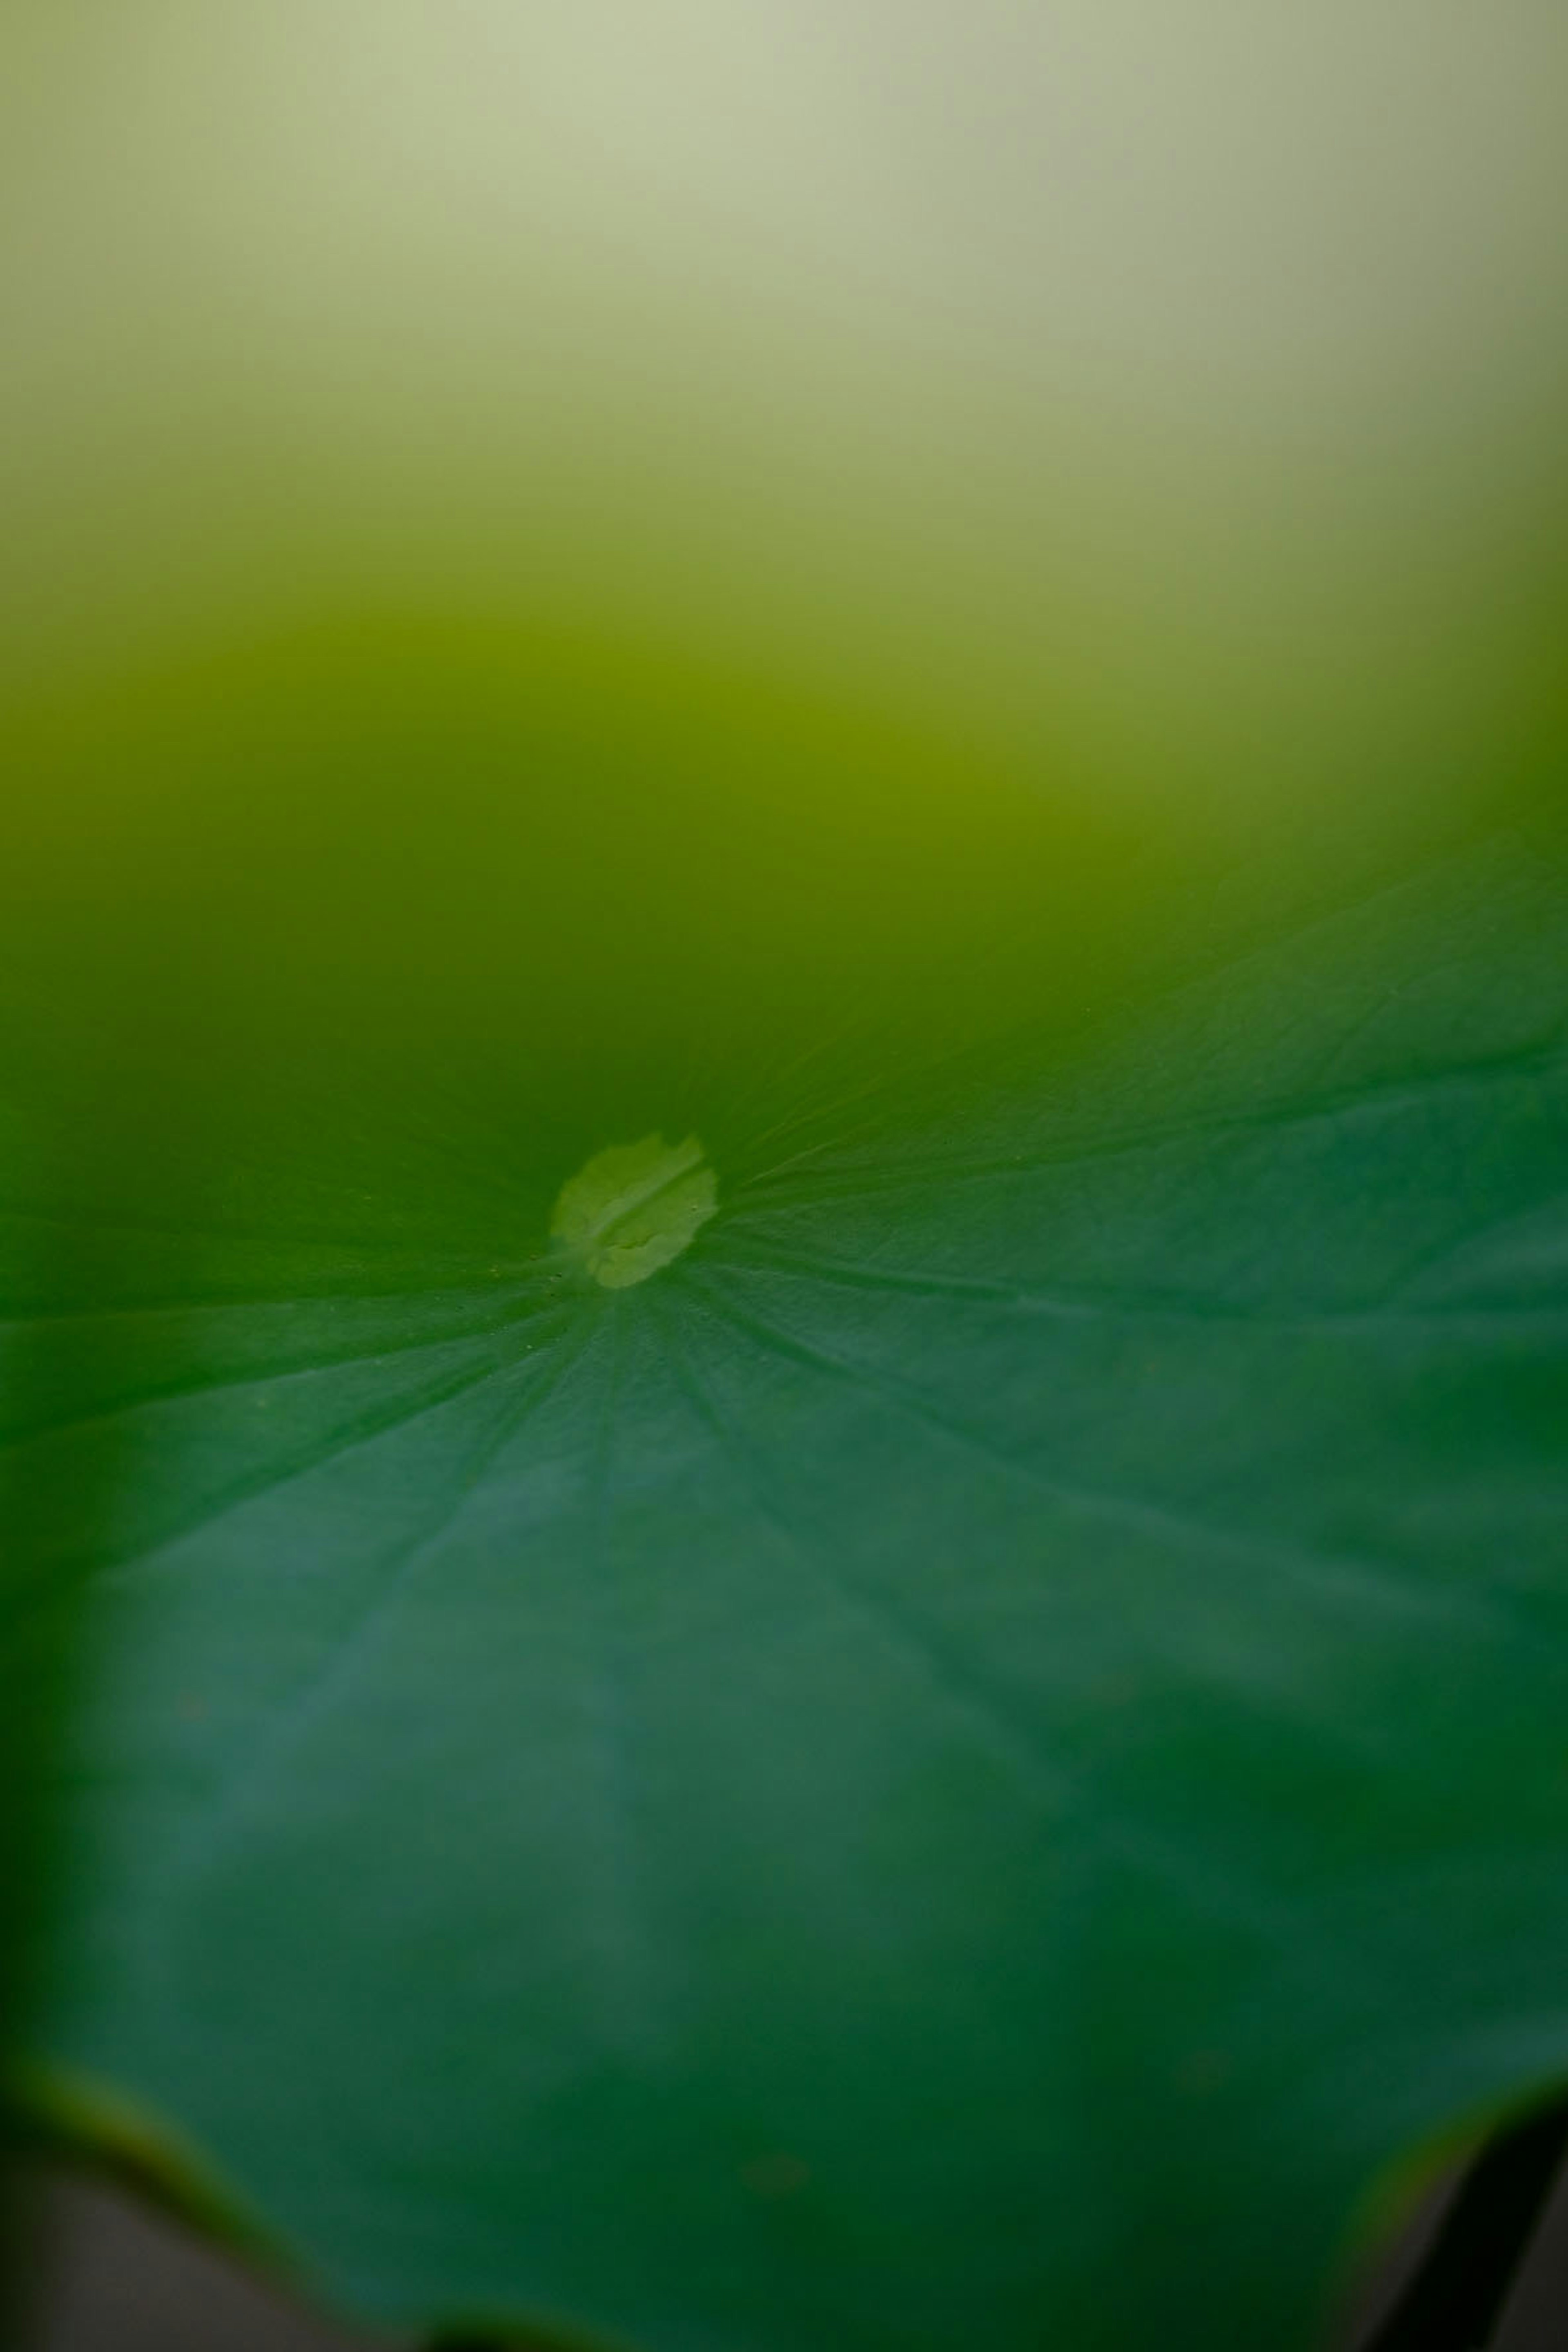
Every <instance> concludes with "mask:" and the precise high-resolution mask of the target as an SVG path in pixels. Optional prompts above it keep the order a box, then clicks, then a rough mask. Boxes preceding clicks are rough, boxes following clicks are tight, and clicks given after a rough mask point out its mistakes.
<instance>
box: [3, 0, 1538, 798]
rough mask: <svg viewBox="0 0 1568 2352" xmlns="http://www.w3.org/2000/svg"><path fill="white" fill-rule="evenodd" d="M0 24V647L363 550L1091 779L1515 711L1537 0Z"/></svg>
mask: <svg viewBox="0 0 1568 2352" xmlns="http://www.w3.org/2000/svg"><path fill="white" fill-rule="evenodd" d="M0 44H3V57H4V72H3V74H0V91H3V96H0V237H3V247H0V268H3V269H4V283H5V313H6V318H7V342H8V345H9V350H10V359H9V362H8V365H7V370H6V373H5V383H4V387H3V389H0V498H3V499H4V504H5V513H6V518H7V520H6V530H5V550H4V554H3V557H0V562H3V564H4V597H5V605H4V611H5V623H6V638H7V645H8V653H9V658H10V660H11V661H12V662H13V663H14V662H16V661H18V660H21V661H26V662H27V663H29V664H34V663H36V662H37V659H38V658H39V656H40V655H41V654H42V653H43V652H45V651H46V650H47V653H48V654H49V655H50V656H71V657H77V658H79V657H80V656H81V655H82V654H83V652H84V651H85V650H86V649H87V648H88V646H89V644H90V645H92V646H102V645H104V644H105V643H107V642H109V641H113V642H114V643H116V644H117V645H120V646H123V645H125V644H126V643H127V642H128V641H129V640H130V639H131V638H132V636H133V635H140V636H142V637H143V638H145V636H146V635H148V634H149V633H152V632H155V631H167V630H172V629H181V628H184V629H207V630H211V629H214V628H216V627H217V626H218V625H220V621H221V615H222V614H223V612H224V611H225V610H226V609H230V610H232V609H233V608H234V607H235V606H236V605H239V606H242V607H253V606H254V605H256V604H258V603H260V602H264V601H266V600H268V599H272V600H281V601H282V602H283V603H285V604H291V605H293V606H295V607H296V608H298V607H299V606H300V605H301V604H304V603H307V602H309V601H310V600H311V599H313V598H324V599H327V600H333V599H342V598H343V597H349V598H353V597H357V596H363V595H365V594H368V593H374V594H376V595H379V596H382V597H385V596H388V595H395V594H396V593H398V591H399V589H400V588H401V590H402V591H403V592H405V593H407V592H409V591H410V590H411V589H412V590H414V591H416V593H417V594H418V595H419V597H420V598H421V599H422V600H423V601H424V602H425V603H426V604H428V603H429V601H430V600H431V599H432V598H439V597H440V596H442V595H443V594H445V595H446V596H447V597H448V598H451V597H456V598H458V600H459V601H461V602H463V603H465V604H473V603H474V602H476V601H477V602H479V603H482V604H486V605H487V606H488V607H489V608H492V609H493V608H494V607H496V606H497V605H498V604H499V605H501V606H504V607H505V608H506V609H508V610H510V611H511V612H513V613H520V612H521V613H532V612H535V611H537V610H538V609H539V607H540V605H541V604H543V605H544V606H546V607H547V608H548V610H549V611H550V612H551V613H552V614H556V615H559V614H561V613H562V612H563V611H565V610H568V609H571V610H573V611H574V612H576V613H577V614H587V615H588V616H589V618H590V620H591V621H592V622H596V623H603V622H604V621H605V619H606V618H607V617H610V616H614V618H615V619H616V622H617V623H627V624H630V625H634V626H637V627H640V628H643V629H652V630H654V631H656V633H665V634H668V632H669V631H670V630H672V629H684V630H687V631H689V632H694V633H695V634H696V635H697V636H698V637H699V638H700V640H701V641H702V642H703V643H704V644H705V645H707V646H710V647H715V646H720V645H725V646H730V647H731V648H733V649H734V650H735V651H736V652H737V653H738V654H739V655H740V656H741V657H742V658H744V659H746V660H749V661H752V662H755V661H758V660H761V661H762V662H763V663H764V664H765V665H766V666H767V667H769V668H770V669H772V670H773V671H774V672H775V673H778V672H784V673H785V674H791V673H794V672H796V671H798V669H799V668H800V667H802V666H803V665H804V666H805V667H807V668H809V669H810V670H811V672H812V673H813V674H814V675H816V676H817V677H821V676H823V675H824V674H826V675H837V676H843V675H846V674H847V676H848V677H851V678H852V679H853V680H854V681H855V682H856V684H857V686H858V689H859V690H861V691H863V692H874V691H883V692H887V693H889V694H891V695H893V696H894V697H896V698H899V699H900V701H901V703H902V705H903V707H904V708H905V709H936V710H939V711H940V712H941V713H942V716H943V718H944V719H946V720H947V721H949V722H954V721H956V723H957V724H959V725H960V726H962V727H963V728H966V729H969V730H982V731H984V732H985V733H987V734H989V735H991V736H993V737H994V736H995V735H996V734H997V733H998V732H999V731H1000V732H1003V733H1005V734H1006V735H1007V736H1008V737H1009V739H1010V740H1014V741H1016V740H1021V739H1026V740H1029V742H1030V744H1031V748H1032V749H1035V750H1037V749H1038V746H1039V743H1040V740H1041V738H1042V736H1043V737H1044V739H1045V740H1046V741H1047V744H1048V745H1049V746H1050V748H1051V752H1052V755H1053V756H1054V757H1055V758H1056V759H1057V760H1058V762H1060V761H1063V760H1064V759H1066V760H1068V761H1069V762H1070V761H1074V760H1076V761H1078V762H1079V765H1080V767H1081V769H1082V771H1083V772H1084V773H1086V774H1087V773H1089V772H1092V774H1093V777H1094V788H1095V789H1097V790H1104V789H1105V788H1106V785H1107V779H1108V778H1114V779H1115V780H1116V781H1117V782H1119V783H1121V785H1122V786H1124V787H1126V788H1129V789H1137V790H1139V791H1141V792H1144V793H1156V794H1157V793H1171V792H1172V791H1174V790H1177V789H1180V790H1182V791H1184V792H1185V793H1188V794H1189V795H1191V794H1193V793H1197V792H1199V791H1200V790H1203V789H1210V790H1215V791H1219V792H1222V793H1240V794H1242V795H1244V796H1247V797H1250V798H1256V797H1257V796H1259V795H1263V796H1268V795H1273V796H1274V797H1275V798H1276V799H1278V798H1279V796H1281V795H1289V794H1292V793H1293V794H1296V795H1310V796H1311V797H1313V798H1317V797H1321V796H1323V795H1328V794H1332V793H1335V792H1336V791H1341V790H1348V791H1353V792H1359V793H1365V791H1366V790H1367V788H1368V786H1369V784H1371V785H1373V786H1375V788H1376V790H1377V791H1378V792H1380V793H1384V794H1388V795H1394V794H1397V793H1399V792H1401V791H1408V790H1415V791H1418V792H1419V793H1423V794H1426V795H1432V794H1436V793H1440V792H1441V791H1443V790H1444V789H1452V788H1453V787H1454V785H1455V784H1456V782H1458V783H1460V784H1461V786H1462V785H1463V784H1464V782H1466V781H1467V780H1468V778H1469V777H1470V776H1471V774H1472V772H1473V770H1474V768H1475V766H1476V765H1477V763H1478V762H1485V763H1487V764H1488V765H1489V766H1490V767H1491V768H1492V769H1493V770H1494V771H1495V770H1496V768H1497V766H1498V762H1499V754H1500V750H1501V749H1503V748H1504V744H1505V740H1506V746H1507V748H1508V749H1509V750H1510V751H1512V752H1513V754H1514V755H1515V756H1516V757H1518V758H1520V759H1521V760H1524V761H1530V760H1531V759H1532V758H1538V757H1539V754H1540V745H1541V739H1542V730H1546V729H1548V728H1550V727H1551V726H1552V725H1554V723H1555V719H1554V714H1552V711H1551V709H1550V705H1551V702H1552V694H1553V687H1552V649H1553V645H1554V638H1555V630H1556V625H1557V621H1558V618H1559V614H1560V610H1561V593H1560V592H1561V585H1562V583H1561V566H1562V553H1563V536H1562V530H1561V525H1562V520H1563V433H1562V426H1561V417H1562V413H1563V393H1564V388H1565V386H1564V362H1565V359H1568V248H1565V247H1564V242H1563V236H1562V223H1563V216H1564V206H1565V201H1568V136H1565V133H1568V24H1565V22H1564V19H1563V14H1562V11H1561V10H1560V9H1559V8H1556V7H1555V6H1553V5H1550V0H1498V5H1494V6H1492V7H1489V8H1488V9H1486V10H1484V11H1482V10H1477V9H1475V8H1473V7H1469V6H1467V5H1463V0H1386V5H1380V6H1378V7H1375V8H1367V7H1365V6H1363V5H1356V0H1326V5H1322V6H1321V7H1318V8H1314V9H1311V10H1300V9H1286V8H1282V7H1273V8H1261V9H1260V8H1256V7H1254V8H1244V7H1238V6H1236V5H1228V4H1227V0H1185V5H1183V6H1181V7H1179V8H1173V7H1169V6H1163V5H1158V0H1051V5H1039V6H1036V7H1030V8H1023V9H1020V8H1018V7H1016V5H1012V4H1011V0H967V5H964V6H963V7H962V8H960V7H958V6H955V5H945V0H573V5H544V0H532V5H522V0H451V5H444V6H441V7H439V8H437V7H434V6H431V5H419V0H375V5H371V0H309V5H307V0H282V5H274V6H269V7H267V8H261V7H258V6H255V5H244V0H139V5H137V6H135V7H133V8H124V9H115V10H106V9H102V8H100V7H99V6H97V5H92V4H91V0H47V5H44V0H12V5H10V7H9V8H8V10H7V11H6V14H5V23H4V27H3V29H0ZM1064 745H1066V746H1067V747H1068V750H1067V751H1065V752H1064V750H1063V746H1064Z"/></svg>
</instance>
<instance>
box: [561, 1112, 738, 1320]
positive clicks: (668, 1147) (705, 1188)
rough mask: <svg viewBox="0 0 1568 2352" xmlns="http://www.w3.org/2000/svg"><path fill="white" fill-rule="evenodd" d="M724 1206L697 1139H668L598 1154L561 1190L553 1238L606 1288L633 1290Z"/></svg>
mask: <svg viewBox="0 0 1568 2352" xmlns="http://www.w3.org/2000/svg"><path fill="white" fill-rule="evenodd" d="M718 1205H719V1200H718V1182H717V1180H716V1178H715V1176H714V1173H713V1171H712V1169H711V1168H710V1166H709V1164H708V1162H707V1160H706V1159H705V1158H704V1156H703V1150H702V1146H701V1144H700V1143H699V1141H698V1140H697V1138H696V1137H695V1136H694V1135H689V1136H688V1137H687V1139H686V1140H685V1142H684V1143H666V1141H665V1139H664V1138H663V1136H662V1135H647V1136H645V1137H644V1138H643V1139H642V1141H641V1142H640V1143H619V1144H613V1145H612V1146H611V1147H610V1149H609V1150H606V1151H598V1152H595V1155H594V1157H593V1159H592V1160H589V1161H588V1162H587V1164H586V1165H585V1166H584V1167H583V1168H580V1169H579V1170H578V1171H577V1173H576V1175H575V1176H573V1177H571V1178H570V1179H569V1180H568V1181H567V1182H566V1183H564V1184H563V1186H562V1188H561V1192H560V1197H559V1198H558V1200H557V1201H556V1203H555V1213H554V1215H553V1216H552V1218H551V1221H550V1231H551V1234H552V1236H553V1237H554V1239H555V1240H556V1241H558V1242H560V1243H561V1244H563V1246H564V1247H565V1248H566V1249H567V1250H569V1251H570V1252H571V1254H572V1255H574V1257H575V1258H576V1259H577V1260H578V1261H579V1262H580V1264H581V1265H583V1267H584V1270H585V1271H586V1272H587V1273H588V1274H589V1275H590V1276H592V1277H593V1279H594V1280H595V1282H597V1283H601V1284H602V1285H603V1286H604V1287H605V1289H606V1290H626V1289H629V1288H630V1287H631V1286H632V1284H633V1283H637V1282H646V1281H647V1277H648V1276H649V1275H650V1274H657V1273H658V1269H659V1267H660V1266H662V1265H668V1264H669V1263H670V1260H671V1259H672V1258H677V1257H679V1255H680V1253H681V1251H682V1250H683V1249H685V1248H686V1247H687V1246H688V1244H689V1243H690V1242H691V1240H692V1239H693V1237H694V1236H695V1235H696V1234H697V1233H698V1231H699V1230H700V1227H701V1226H703V1225H705V1224H706V1223H707V1222H708V1220H709V1218H710V1217H711V1216H712V1215H713V1214H714V1213H715V1212H716V1210H717V1208H718Z"/></svg>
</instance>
